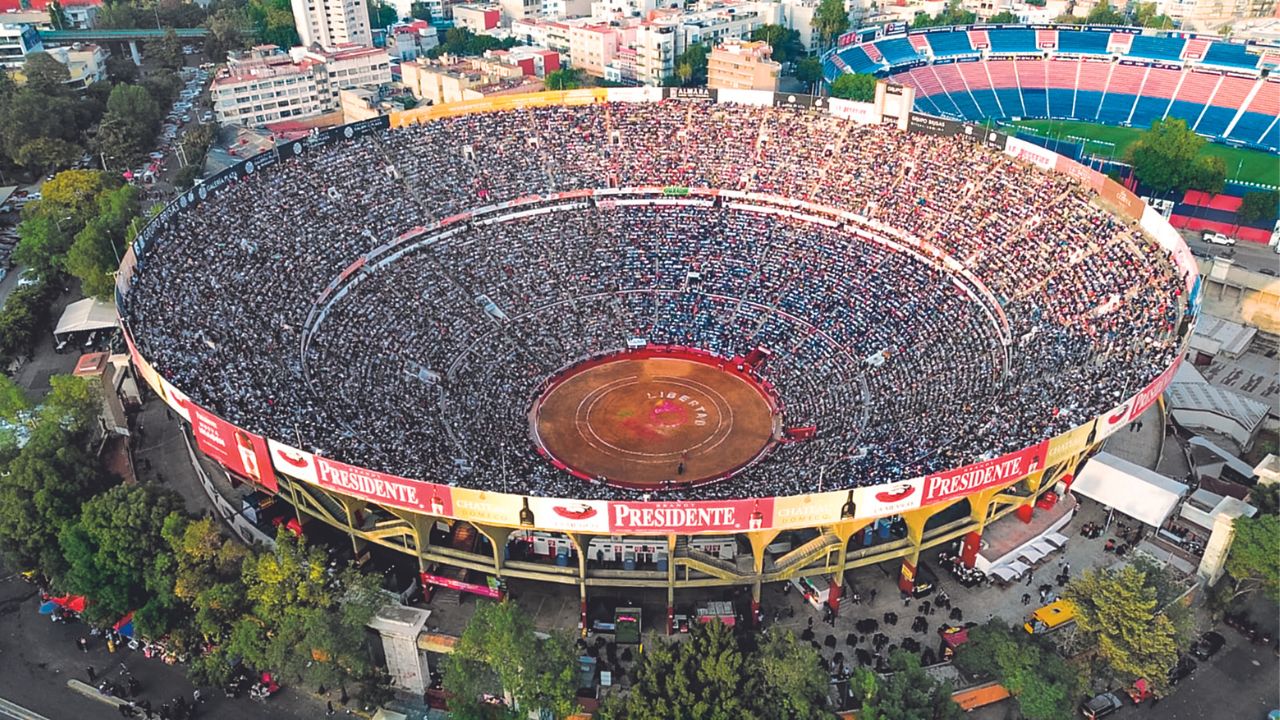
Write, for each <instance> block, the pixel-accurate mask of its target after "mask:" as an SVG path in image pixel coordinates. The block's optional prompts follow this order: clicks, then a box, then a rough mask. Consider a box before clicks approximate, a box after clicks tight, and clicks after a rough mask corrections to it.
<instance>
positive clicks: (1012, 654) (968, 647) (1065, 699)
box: [955, 620, 1083, 720]
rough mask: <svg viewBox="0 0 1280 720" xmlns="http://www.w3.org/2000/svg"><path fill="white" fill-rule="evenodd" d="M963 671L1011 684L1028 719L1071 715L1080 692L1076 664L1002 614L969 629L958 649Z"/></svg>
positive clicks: (1053, 719)
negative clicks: (1005, 620) (964, 640)
mask: <svg viewBox="0 0 1280 720" xmlns="http://www.w3.org/2000/svg"><path fill="white" fill-rule="evenodd" d="M955 665H956V667H958V668H959V669H960V670H962V671H963V672H965V673H967V674H969V675H972V676H977V677H988V678H991V679H993V680H996V681H998V682H999V683H1000V684H1001V685H1003V686H1005V687H1006V688H1008V690H1009V692H1010V693H1012V694H1013V696H1014V698H1015V700H1016V701H1017V703H1018V709H1019V711H1020V712H1021V713H1022V716H1023V717H1025V718H1026V719H1027V720H1070V719H1071V718H1074V717H1075V706H1074V700H1075V699H1076V698H1077V697H1079V696H1080V694H1081V692H1082V687H1083V686H1082V683H1081V677H1080V672H1079V670H1078V669H1076V668H1075V667H1073V666H1072V665H1070V664H1069V663H1067V662H1066V661H1065V660H1064V659H1063V658H1062V657H1061V656H1060V655H1058V653H1057V652H1056V651H1055V650H1054V648H1053V647H1052V646H1051V645H1047V644H1043V643H1042V642H1041V641H1040V640H1039V639H1038V638H1037V637H1035V636H1032V635H1029V634H1028V633H1026V632H1025V631H1024V630H1023V629H1022V628H1011V627H1009V626H1008V625H1005V624H1004V622H1003V621H1001V620H991V621H988V622H987V623H986V624H985V625H979V626H977V627H973V628H970V629H969V641H968V642H966V643H965V644H964V645H963V646H962V647H961V648H960V649H959V650H957V652H956V658H955Z"/></svg>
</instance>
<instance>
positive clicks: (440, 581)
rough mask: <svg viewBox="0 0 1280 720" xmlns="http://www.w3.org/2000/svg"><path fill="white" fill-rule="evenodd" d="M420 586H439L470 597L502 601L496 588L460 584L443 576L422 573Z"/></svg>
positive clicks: (500, 594) (466, 583)
mask: <svg viewBox="0 0 1280 720" xmlns="http://www.w3.org/2000/svg"><path fill="white" fill-rule="evenodd" d="M422 584H423V585H439V586H440V587H444V588H449V589H450V590H457V591H458V592H464V593H471V594H472V595H479V596H480V597H487V598H493V599H494V600H501V599H502V593H500V592H498V590H497V588H491V587H489V586H488V585H477V584H475V583H469V582H462V581H461V580H454V579H453V578H448V577H445V576H443V575H432V574H430V573H422Z"/></svg>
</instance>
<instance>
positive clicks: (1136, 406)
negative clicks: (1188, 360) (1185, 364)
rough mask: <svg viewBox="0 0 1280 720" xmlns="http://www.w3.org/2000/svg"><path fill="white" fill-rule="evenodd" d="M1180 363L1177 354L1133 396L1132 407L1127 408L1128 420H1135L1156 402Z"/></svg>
mask: <svg viewBox="0 0 1280 720" xmlns="http://www.w3.org/2000/svg"><path fill="white" fill-rule="evenodd" d="M1181 364H1182V356H1181V355H1179V356H1178V359H1177V360H1175V361H1174V362H1173V364H1172V365H1170V366H1169V369H1168V370H1165V371H1164V372H1162V373H1160V376H1159V377H1157V378H1156V379H1155V380H1152V381H1151V384H1150V385H1148V386H1146V387H1145V388H1143V390H1142V392H1139V393H1138V394H1137V395H1135V396H1134V398H1133V408H1132V409H1130V410H1129V422H1133V421H1134V420H1137V419H1138V418H1139V417H1141V416H1142V413H1144V412H1146V411H1147V408H1149V407H1151V406H1152V405H1155V404H1156V401H1157V400H1159V399H1160V395H1162V394H1163V393H1164V391H1165V388H1167V387H1169V383H1171V382H1173V376H1174V375H1176V374H1177V373H1178V366H1179V365H1181Z"/></svg>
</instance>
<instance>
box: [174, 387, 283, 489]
mask: <svg viewBox="0 0 1280 720" xmlns="http://www.w3.org/2000/svg"><path fill="white" fill-rule="evenodd" d="M190 408H191V430H192V432H193V434H194V435H195V436H196V447H198V448H200V451H201V452H203V453H204V454H205V455H208V456H209V457H211V458H213V459H214V460H216V461H217V462H218V464H219V465H222V466H223V467H225V468H226V469H228V470H230V471H231V472H233V473H235V474H236V475H239V476H241V477H246V478H248V479H249V480H251V481H253V483H254V484H255V485H259V486H261V487H264V488H266V489H267V490H270V491H271V492H273V493H274V492H277V491H278V490H279V487H278V486H277V485H276V477H275V474H274V473H272V472H271V452H270V451H269V450H268V449H267V443H266V441H265V440H263V439H262V438H261V437H259V436H257V435H254V434H253V433H250V432H246V431H244V430H241V429H240V428H238V427H236V426H235V425H232V424H231V423H229V422H227V421H226V420H223V419H222V418H220V417H218V416H216V415H214V414H212V413H210V412H208V411H206V410H204V409H203V408H201V407H199V406H197V405H191V406H190Z"/></svg>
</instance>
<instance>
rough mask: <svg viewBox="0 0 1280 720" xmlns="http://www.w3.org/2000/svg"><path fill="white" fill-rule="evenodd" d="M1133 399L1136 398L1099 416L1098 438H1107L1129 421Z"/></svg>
mask: <svg viewBox="0 0 1280 720" xmlns="http://www.w3.org/2000/svg"><path fill="white" fill-rule="evenodd" d="M1133 401H1134V398H1129V399H1128V400H1125V401H1124V402H1122V403H1120V404H1119V405H1117V406H1115V407H1113V408H1111V409H1110V410H1108V411H1107V412H1104V413H1102V414H1101V415H1099V416H1098V420H1097V425H1096V427H1097V434H1096V435H1095V439H1096V440H1106V439H1107V438H1109V437H1111V436H1112V435H1113V434H1114V433H1115V431H1117V430H1119V429H1120V428H1121V427H1123V426H1124V425H1125V424H1126V423H1128V422H1129V411H1130V410H1131V409H1132V408H1133Z"/></svg>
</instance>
